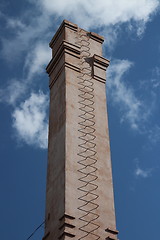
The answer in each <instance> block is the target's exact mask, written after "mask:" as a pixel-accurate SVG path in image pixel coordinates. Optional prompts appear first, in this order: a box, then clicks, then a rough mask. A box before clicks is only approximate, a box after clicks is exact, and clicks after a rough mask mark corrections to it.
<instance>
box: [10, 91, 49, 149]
mask: <svg viewBox="0 0 160 240" xmlns="http://www.w3.org/2000/svg"><path fill="white" fill-rule="evenodd" d="M47 107H48V97H47V96H46V95H44V94H43V93H42V92H39V93H38V94H35V93H32V94H31V96H30V97H29V98H28V99H26V100H25V101H24V102H23V103H21V105H20V106H19V107H16V108H15V110H14V112H13V114H12V117H13V128H14V129H15V131H16V136H17V138H18V139H19V140H21V141H22V142H25V143H27V144H28V145H34V146H36V147H40V148H47V139H48V121H47V119H46V118H47V116H46V110H47Z"/></svg>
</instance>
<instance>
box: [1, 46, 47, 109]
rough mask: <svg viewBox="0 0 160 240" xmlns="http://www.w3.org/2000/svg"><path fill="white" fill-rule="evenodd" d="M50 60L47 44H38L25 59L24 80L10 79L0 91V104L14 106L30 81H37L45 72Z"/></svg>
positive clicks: (29, 84)
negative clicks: (4, 103)
mask: <svg viewBox="0 0 160 240" xmlns="http://www.w3.org/2000/svg"><path fill="white" fill-rule="evenodd" d="M50 59H51V51H50V49H49V47H48V44H47V43H42V42H39V43H37V45H36V47H35V48H34V49H33V51H30V52H29V53H28V55H27V56H26V59H25V64H24V69H23V72H24V75H25V78H24V79H23V78H21V79H12V80H10V81H9V83H8V85H7V86H6V87H5V88H1V89H0V102H6V103H8V104H10V105H15V104H16V102H17V100H18V99H19V98H20V97H21V96H23V95H24V94H25V93H26V92H27V90H28V88H29V87H31V84H32V81H33V80H34V82H35V80H36V79H38V75H40V74H41V73H42V72H45V66H47V63H48V62H49V60H50Z"/></svg>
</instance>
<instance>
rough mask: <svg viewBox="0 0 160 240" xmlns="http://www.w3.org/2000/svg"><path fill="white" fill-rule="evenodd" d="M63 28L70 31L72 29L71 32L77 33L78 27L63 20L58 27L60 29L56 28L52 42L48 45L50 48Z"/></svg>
mask: <svg viewBox="0 0 160 240" xmlns="http://www.w3.org/2000/svg"><path fill="white" fill-rule="evenodd" d="M65 27H68V28H70V29H72V30H73V31H76V32H77V31H78V25H77V24H74V23H72V22H69V21H67V20H63V22H62V24H61V25H60V27H59V28H58V30H57V32H56V33H55V35H54V37H53V38H52V40H51V41H50V43H49V46H50V48H52V47H53V45H54V44H55V42H56V41H57V40H58V39H59V36H60V35H61V33H62V31H63V30H64V28H65Z"/></svg>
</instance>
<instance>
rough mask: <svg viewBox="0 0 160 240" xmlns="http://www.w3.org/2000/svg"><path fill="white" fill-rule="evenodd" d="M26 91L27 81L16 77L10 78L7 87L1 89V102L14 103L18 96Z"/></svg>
mask: <svg viewBox="0 0 160 240" xmlns="http://www.w3.org/2000/svg"><path fill="white" fill-rule="evenodd" d="M25 92H26V82H25V81H24V80H22V81H18V80H16V79H12V80H10V82H9V83H8V85H7V87H5V88H1V89H0V102H6V103H8V104H10V105H14V104H15V102H16V100H17V98H19V97H20V96H21V95H23V94H24V93H25Z"/></svg>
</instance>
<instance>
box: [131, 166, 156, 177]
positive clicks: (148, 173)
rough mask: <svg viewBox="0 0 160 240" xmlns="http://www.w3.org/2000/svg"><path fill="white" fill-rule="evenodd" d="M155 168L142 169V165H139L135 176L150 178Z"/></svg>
mask: <svg viewBox="0 0 160 240" xmlns="http://www.w3.org/2000/svg"><path fill="white" fill-rule="evenodd" d="M152 171H153V169H152V168H151V169H145V170H144V169H141V168H140V167H137V168H136V170H135V176H136V177H142V178H148V177H150V176H151V173H152Z"/></svg>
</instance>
